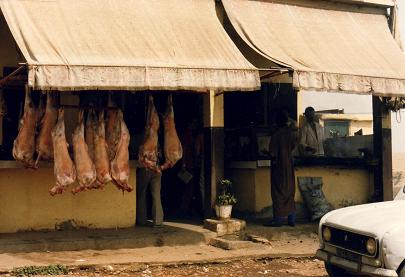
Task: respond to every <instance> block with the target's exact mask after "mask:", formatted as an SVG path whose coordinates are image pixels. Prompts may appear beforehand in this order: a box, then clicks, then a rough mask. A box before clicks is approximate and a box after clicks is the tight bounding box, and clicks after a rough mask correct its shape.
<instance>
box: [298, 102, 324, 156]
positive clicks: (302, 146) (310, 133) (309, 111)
mask: <svg viewBox="0 0 405 277" xmlns="http://www.w3.org/2000/svg"><path fill="white" fill-rule="evenodd" d="M304 115H305V122H304V123H303V125H302V127H301V129H300V141H299V150H300V154H301V155H303V156H312V155H315V156H323V155H324V150H323V141H324V131H323V128H322V127H321V125H319V123H318V122H316V120H315V109H314V108H312V107H308V108H306V109H305V113H304Z"/></svg>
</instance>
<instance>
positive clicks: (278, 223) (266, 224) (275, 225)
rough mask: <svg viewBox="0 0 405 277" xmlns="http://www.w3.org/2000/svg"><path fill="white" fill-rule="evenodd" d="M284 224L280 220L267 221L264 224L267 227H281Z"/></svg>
mask: <svg viewBox="0 0 405 277" xmlns="http://www.w3.org/2000/svg"><path fill="white" fill-rule="evenodd" d="M282 225H283V224H282V223H281V222H278V221H270V222H266V223H264V224H263V226H266V227H281V226H282Z"/></svg>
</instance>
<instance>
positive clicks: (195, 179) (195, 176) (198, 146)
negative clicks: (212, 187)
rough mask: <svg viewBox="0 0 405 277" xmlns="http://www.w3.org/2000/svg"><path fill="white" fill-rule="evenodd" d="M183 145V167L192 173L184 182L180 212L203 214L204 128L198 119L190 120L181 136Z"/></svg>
mask: <svg viewBox="0 0 405 277" xmlns="http://www.w3.org/2000/svg"><path fill="white" fill-rule="evenodd" d="M180 140H181V144H182V146H183V158H182V162H181V164H182V167H183V169H184V170H186V171H188V172H189V173H191V175H192V179H191V180H190V182H189V183H187V184H185V183H183V184H182V199H181V203H180V207H179V214H180V215H183V216H187V215H197V216H202V211H203V205H204V202H203V201H204V200H203V192H204V188H201V177H202V176H201V174H202V171H201V168H202V163H203V158H202V157H203V151H204V138H203V132H202V128H201V127H200V124H199V123H198V121H197V120H196V119H193V120H192V121H190V122H189V123H188V124H187V126H186V128H185V129H184V131H183V132H182V134H181V136H180Z"/></svg>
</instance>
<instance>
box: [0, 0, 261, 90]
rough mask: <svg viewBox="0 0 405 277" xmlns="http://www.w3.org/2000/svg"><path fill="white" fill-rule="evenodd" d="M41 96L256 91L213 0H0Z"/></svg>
mask: <svg viewBox="0 0 405 277" xmlns="http://www.w3.org/2000/svg"><path fill="white" fill-rule="evenodd" d="M0 8H1V12H2V13H3V15H4V17H5V19H6V21H7V24H8V25H9V27H10V30H11V32H12V34H13V36H14V38H15V40H16V42H17V44H18V46H19V48H20V49H21V51H22V53H23V55H24V57H25V59H26V61H27V63H28V66H29V77H28V78H29V81H28V82H29V86H31V87H33V88H34V89H42V90H96V89H100V90H144V89H162V90H177V89H187V90H198V91H206V90H208V89H218V90H226V91H228V90H255V89H258V88H259V87H260V80H259V73H258V71H257V69H256V68H254V67H253V66H252V65H251V64H250V63H249V62H248V61H247V60H245V58H244V57H243V56H242V54H241V53H240V52H239V50H238V49H237V47H236V46H235V45H234V44H233V42H232V41H231V40H230V38H229V37H228V36H227V34H226V32H225V31H224V30H223V28H222V26H221V24H220V22H219V20H218V18H217V15H216V11H215V2H214V0H186V1H185V0H125V1H121V0H117V1H111V0H80V1H78V0H47V1H39V0H0Z"/></svg>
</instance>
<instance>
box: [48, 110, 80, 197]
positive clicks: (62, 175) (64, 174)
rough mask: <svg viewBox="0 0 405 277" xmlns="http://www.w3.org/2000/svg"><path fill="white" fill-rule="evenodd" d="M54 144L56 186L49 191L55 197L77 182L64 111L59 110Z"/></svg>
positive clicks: (54, 130)
mask: <svg viewBox="0 0 405 277" xmlns="http://www.w3.org/2000/svg"><path fill="white" fill-rule="evenodd" d="M52 142H53V149H54V150H55V151H54V161H55V164H54V174H55V178H56V186H54V187H53V188H51V189H50V190H49V193H50V194H51V195H52V196H54V195H56V194H61V193H62V192H64V191H65V190H66V188H67V187H68V186H69V185H70V184H72V183H73V182H74V181H75V180H76V169H75V166H74V164H73V161H72V159H71V158H70V156H69V151H68V143H67V142H66V135H65V122H64V110H63V109H59V111H58V121H57V123H56V126H55V127H54V128H53V130H52Z"/></svg>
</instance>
